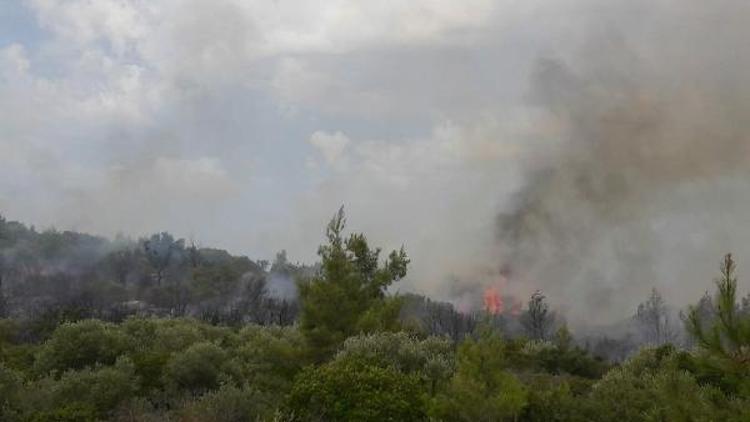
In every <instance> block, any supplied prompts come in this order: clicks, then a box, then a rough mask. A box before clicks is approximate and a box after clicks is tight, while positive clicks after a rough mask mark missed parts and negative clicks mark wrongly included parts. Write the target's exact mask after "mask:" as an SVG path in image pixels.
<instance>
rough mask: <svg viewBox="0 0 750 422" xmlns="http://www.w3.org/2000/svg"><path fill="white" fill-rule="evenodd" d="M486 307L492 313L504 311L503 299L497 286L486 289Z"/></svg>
mask: <svg viewBox="0 0 750 422" xmlns="http://www.w3.org/2000/svg"><path fill="white" fill-rule="evenodd" d="M484 308H485V309H486V310H487V312H488V313H490V314H492V315H498V314H501V313H503V299H502V297H500V292H499V290H498V288H497V287H495V286H490V287H488V288H487V289H486V290H485V291H484Z"/></svg>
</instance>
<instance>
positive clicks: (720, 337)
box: [686, 254, 750, 396]
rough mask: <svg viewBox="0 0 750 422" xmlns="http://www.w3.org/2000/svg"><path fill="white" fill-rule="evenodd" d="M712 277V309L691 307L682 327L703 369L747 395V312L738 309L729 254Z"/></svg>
mask: <svg viewBox="0 0 750 422" xmlns="http://www.w3.org/2000/svg"><path fill="white" fill-rule="evenodd" d="M720 270H721V276H720V277H719V278H718V279H716V287H717V292H716V295H715V298H714V301H715V304H711V306H710V308H712V310H713V312H711V314H709V315H707V312H706V308H707V306H706V305H704V306H703V307H691V308H690V310H689V312H688V316H687V319H686V326H687V329H688V331H689V332H690V334H691V335H692V336H693V338H694V339H695V341H696V342H697V345H698V347H699V348H700V350H701V352H702V356H701V358H702V359H701V362H700V364H701V365H702V366H703V369H704V372H714V373H719V374H722V377H723V378H724V380H723V386H724V387H725V388H729V389H730V390H732V391H733V392H741V393H743V394H744V395H745V396H750V381H748V380H749V379H750V315H748V314H742V313H741V312H739V306H738V304H737V277H736V275H735V271H736V264H735V262H734V259H732V255H731V254H727V255H726V256H725V257H724V260H723V261H722V263H721V267H720Z"/></svg>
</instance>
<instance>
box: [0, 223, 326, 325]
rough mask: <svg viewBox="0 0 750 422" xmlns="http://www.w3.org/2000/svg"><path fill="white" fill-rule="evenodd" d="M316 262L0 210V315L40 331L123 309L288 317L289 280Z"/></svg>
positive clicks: (116, 316)
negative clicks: (29, 218) (52, 225)
mask: <svg viewBox="0 0 750 422" xmlns="http://www.w3.org/2000/svg"><path fill="white" fill-rule="evenodd" d="M315 271H316V268H315V267H311V266H305V265H300V264H293V263H291V262H289V261H288V260H287V256H286V252H284V251H281V252H279V253H278V254H277V256H276V259H275V260H274V261H273V262H272V263H269V262H267V261H252V260H250V259H248V258H247V257H244V256H243V257H237V256H232V255H230V254H229V253H228V252H226V251H224V250H220V249H211V248H202V247H198V246H196V245H195V244H194V243H187V242H186V241H185V240H184V239H175V238H174V237H173V236H172V235H170V234H169V233H157V234H154V235H152V236H150V237H147V238H143V239H138V240H131V239H127V238H123V237H118V238H117V239H115V240H112V241H110V240H108V239H104V238H101V237H95V236H89V235H86V234H82V233H77V232H72V231H63V232H60V231H57V230H46V231H42V232H38V231H36V230H35V229H34V228H33V227H30V228H29V227H26V226H24V225H23V224H21V223H18V222H11V221H6V220H5V219H3V218H2V217H0V317H3V316H5V317H13V318H14V319H18V320H23V321H27V322H28V324H27V325H28V327H29V330H28V331H27V332H26V333H25V334H26V335H28V336H29V337H30V338H31V339H34V338H41V337H43V336H44V335H45V334H48V333H46V332H45V330H48V329H53V328H54V327H55V326H56V325H57V324H59V323H60V322H61V321H70V320H78V319H83V318H97V319H102V320H106V321H111V322H120V321H123V320H124V319H125V318H126V317H127V316H130V315H141V316H145V315H151V316H172V317H179V316H191V317H194V318H197V319H200V320H204V321H208V322H210V323H213V324H227V325H241V324H246V323H256V324H278V325H289V324H292V323H293V322H294V321H295V320H296V317H297V313H298V304H297V300H296V296H297V294H296V285H295V281H294V280H295V279H297V278H300V277H306V276H309V275H312V274H314V273H315Z"/></svg>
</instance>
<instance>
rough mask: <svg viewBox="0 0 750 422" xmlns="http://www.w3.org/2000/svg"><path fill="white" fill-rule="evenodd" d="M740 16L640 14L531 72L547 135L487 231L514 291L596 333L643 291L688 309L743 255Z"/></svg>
mask: <svg viewBox="0 0 750 422" xmlns="http://www.w3.org/2000/svg"><path fill="white" fill-rule="evenodd" d="M634 4H640V3H634ZM649 4H651V2H649ZM747 11H748V6H747V5H746V4H745V3H744V2H739V1H719V2H701V1H686V2H683V1H680V2H671V1H663V2H656V4H654V5H653V6H646V5H645V3H644V4H640V7H638V6H633V15H632V16H633V17H634V19H633V20H631V21H628V19H627V18H626V17H620V18H619V20H617V21H615V22H612V21H610V20H608V19H607V18H606V16H607V15H606V14H604V15H603V16H598V18H602V17H603V19H601V20H599V21H595V22H589V25H588V30H587V34H586V37H585V38H584V39H585V41H584V42H583V43H582V44H581V48H580V50H579V51H577V52H576V53H575V54H571V55H569V56H567V57H553V58H544V59H540V60H539V61H538V63H537V65H536V67H535V71H534V72H533V75H532V78H531V90H530V94H529V102H530V103H531V104H533V105H535V106H538V107H540V108H541V109H542V110H544V113H545V114H546V116H547V117H546V120H545V121H546V123H547V124H549V125H550V126H551V127H553V128H554V136H552V137H550V139H549V140H548V142H547V143H546V144H545V145H544V147H543V148H535V149H530V150H528V151H526V156H525V157H524V162H525V163H527V167H526V168H525V170H524V174H525V178H524V180H525V181H524V183H523V184H522V186H521V188H520V189H519V190H518V192H517V193H516V194H515V195H514V196H513V198H512V200H511V201H510V205H509V206H507V207H506V209H505V210H504V211H503V212H502V213H501V214H500V215H499V216H498V219H497V240H498V248H499V260H500V262H499V265H501V266H503V268H504V269H505V270H506V271H509V272H510V274H511V277H510V278H511V282H512V283H514V284H515V289H516V291H518V292H523V293H524V294H528V292H529V291H531V290H532V289H534V288H542V289H543V290H544V291H545V294H546V295H547V296H548V297H550V298H551V299H552V300H553V301H554V302H556V303H557V304H559V305H560V306H562V307H563V309H564V310H565V311H566V314H567V315H568V316H569V317H571V318H573V319H574V320H576V321H584V320H585V321H589V322H590V321H598V322H603V321H607V320H612V319H613V318H623V317H626V316H627V315H629V314H632V312H633V310H634V309H635V305H636V304H637V303H638V301H640V300H642V299H645V298H646V296H647V294H648V291H649V289H650V288H651V287H654V286H655V287H657V288H659V289H661V290H663V291H665V296H666V297H667V298H668V300H672V301H674V302H676V304H677V305H684V304H686V303H688V302H693V301H696V300H697V299H698V298H699V297H700V294H701V292H702V291H703V290H706V289H711V288H712V286H711V285H710V280H711V278H712V275H713V272H714V271H713V269H714V268H715V263H716V262H717V261H718V259H719V258H720V256H721V254H723V253H724V252H726V251H729V250H735V251H736V252H737V253H739V254H741V255H743V256H744V257H750V255H749V254H748V250H747V246H746V245H747V244H748V242H747V241H748V240H750V230H748V226H747V225H746V224H745V222H746V221H747V217H745V215H748V214H747V213H748V212H749V211H750V204H749V203H748V201H747V199H746V198H748V194H749V193H750V179H749V178H748V176H749V175H748V171H749V170H750V139H749V135H748V134H750V132H749V131H748V129H750V120H749V119H748V116H750V114H749V113H748V112H750V103H749V102H748V100H749V99H750V95H748V94H750V91H749V90H748V87H750V74H748V73H747V72H744V71H743V70H742V69H747V65H748V64H750V63H749V60H750V48H749V47H748V46H747V43H746V40H747V39H748V37H749V36H750V29H748V28H747V25H745V24H744V23H743V22H742V19H738V18H737V16H747V14H746V13H747ZM613 23H614V25H611V24H613ZM746 262H748V261H746Z"/></svg>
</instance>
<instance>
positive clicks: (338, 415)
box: [288, 362, 426, 421]
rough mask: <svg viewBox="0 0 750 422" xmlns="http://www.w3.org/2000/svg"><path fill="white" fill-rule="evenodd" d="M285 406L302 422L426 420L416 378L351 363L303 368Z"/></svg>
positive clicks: (393, 370)
mask: <svg viewBox="0 0 750 422" xmlns="http://www.w3.org/2000/svg"><path fill="white" fill-rule="evenodd" d="M288 407H289V410H290V412H291V413H292V414H293V415H294V416H295V418H296V419H297V420H303V421H416V420H423V419H425V417H426V416H425V408H424V404H423V400H422V390H421V389H420V387H419V381H418V379H417V378H416V377H415V376H413V375H406V374H403V373H401V372H399V371H397V370H395V369H393V368H381V367H377V366H372V365H360V364H356V363H353V362H333V363H329V364H325V365H323V366H320V367H310V368H307V369H305V370H304V371H303V372H302V373H301V374H300V375H299V376H298V377H297V379H296V380H295V383H294V387H293V388H292V392H291V394H290V396H289V401H288Z"/></svg>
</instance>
